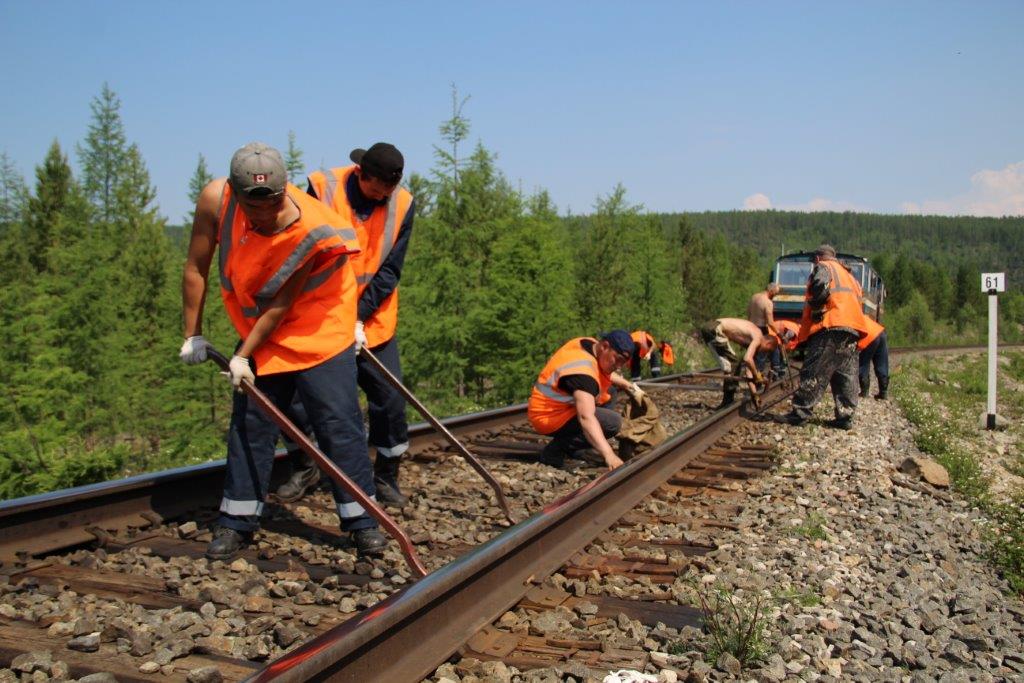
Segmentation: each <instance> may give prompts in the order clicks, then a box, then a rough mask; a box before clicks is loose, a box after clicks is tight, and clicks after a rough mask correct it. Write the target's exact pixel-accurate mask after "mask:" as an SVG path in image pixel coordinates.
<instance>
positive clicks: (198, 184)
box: [185, 153, 213, 226]
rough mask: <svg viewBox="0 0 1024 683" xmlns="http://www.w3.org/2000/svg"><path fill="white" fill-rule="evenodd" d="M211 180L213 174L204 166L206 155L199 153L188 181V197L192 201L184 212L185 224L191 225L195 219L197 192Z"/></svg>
mask: <svg viewBox="0 0 1024 683" xmlns="http://www.w3.org/2000/svg"><path fill="white" fill-rule="evenodd" d="M211 180H213V175H212V174H211V173H210V171H209V170H208V169H207V168H206V157H204V156H203V155H202V154H201V153H200V155H199V161H198V162H197V163H196V170H195V171H194V172H193V173H192V177H191V178H189V181H188V199H189V202H191V203H192V208H191V209H190V210H189V212H188V213H187V214H185V225H186V226H191V225H192V221H193V220H194V219H195V216H196V210H195V205H196V202H197V201H199V193H201V192H202V191H203V188H204V187H206V186H207V185H208V184H209V182H210V181H211Z"/></svg>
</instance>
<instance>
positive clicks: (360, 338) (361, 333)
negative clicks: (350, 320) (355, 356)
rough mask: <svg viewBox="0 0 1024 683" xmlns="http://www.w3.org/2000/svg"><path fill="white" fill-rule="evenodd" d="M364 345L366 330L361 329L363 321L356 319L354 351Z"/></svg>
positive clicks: (357, 351) (357, 350)
mask: <svg viewBox="0 0 1024 683" xmlns="http://www.w3.org/2000/svg"><path fill="white" fill-rule="evenodd" d="M364 346H366V331H365V330H363V321H362V320H357V321H356V353H359V350H360V349H362V348H363V347H364Z"/></svg>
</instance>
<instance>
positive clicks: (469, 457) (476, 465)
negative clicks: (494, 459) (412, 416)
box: [359, 346, 516, 524]
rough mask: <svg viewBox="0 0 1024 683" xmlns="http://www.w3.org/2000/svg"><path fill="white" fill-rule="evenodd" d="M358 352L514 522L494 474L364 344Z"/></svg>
mask: <svg viewBox="0 0 1024 683" xmlns="http://www.w3.org/2000/svg"><path fill="white" fill-rule="evenodd" d="M359 352H360V353H361V354H363V357H364V358H365V359H366V360H368V361H370V364H371V365H373V367H374V368H376V369H377V371H378V372H380V374H382V375H384V378H385V379H387V381H388V383H390V384H391V386H393V387H394V388H395V389H397V390H398V393H400V394H402V396H404V397H405V400H406V401H408V402H409V403H411V404H413V406H414V407H415V408H416V410H418V411H419V413H420V415H422V416H423V419H425V420H426V421H427V422H429V423H430V424H431V425H433V427H434V429H436V430H437V431H439V432H441V434H442V435H443V436H444V438H445V439H447V440H448V443H450V444H451V445H452V446H454V447H455V449H456V450H457V451H458V452H459V454H460V455H461V456H462V457H463V459H464V460H465V461H466V462H467V463H469V465H470V467H472V468H473V469H474V470H476V471H477V473H478V474H479V475H480V476H481V477H483V478H484V481H486V482H487V483H488V484H490V485H491V488H492V489H494V494H495V495H496V496H497V497H498V507H500V508H501V511H502V512H504V513H505V519H507V520H508V521H509V523H511V524H515V523H516V520H515V517H513V516H512V510H511V509H510V508H509V505H508V500H507V499H506V498H505V492H504V491H502V490H501V484H499V483H498V480H497V479H495V478H494V475H492V474H491V473H490V472H488V471H487V468H486V467H484V465H483V463H481V462H480V460H479V459H478V458H477V457H476V456H475V455H473V454H472V453H470V452H469V449H467V448H466V447H465V446H463V445H462V443H461V442H460V441H459V440H458V439H456V438H455V435H454V434H452V433H451V432H450V431H448V428H447V427H445V426H444V425H443V424H441V421H440V420H438V419H437V418H436V417H434V416H433V415H432V414H431V413H430V411H429V410H427V407H426V406H424V405H423V404H422V403H420V401H419V399H417V398H416V397H415V396H413V394H412V392H411V391H409V390H408V389H407V388H406V387H405V385H404V384H402V382H401V381H399V379H398V378H397V377H395V376H394V375H393V374H391V371H390V370H388V369H387V368H386V367H384V364H383V363H381V362H380V359H379V358H377V357H376V356H375V355H373V353H372V352H371V351H370V350H369V349H368V348H366V347H365V346H364V347H362V348H361V349H359Z"/></svg>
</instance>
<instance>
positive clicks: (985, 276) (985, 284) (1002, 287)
mask: <svg viewBox="0 0 1024 683" xmlns="http://www.w3.org/2000/svg"><path fill="white" fill-rule="evenodd" d="M981 291H982V292H985V293H986V294H987V293H989V292H1005V291H1006V276H1005V273H982V274H981Z"/></svg>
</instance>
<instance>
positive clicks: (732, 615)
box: [692, 582, 772, 667]
mask: <svg viewBox="0 0 1024 683" xmlns="http://www.w3.org/2000/svg"><path fill="white" fill-rule="evenodd" d="M692 586H693V590H694V593H695V594H696V596H697V602H698V604H699V607H700V611H701V613H702V615H703V618H704V631H705V633H706V634H707V641H708V644H707V650H706V651H705V653H704V659H705V661H707V662H708V663H710V664H714V663H715V662H717V661H718V658H719V657H720V656H722V653H723V652H728V653H729V654H731V655H732V656H733V657H735V658H736V659H737V660H739V662H740V664H741V665H743V666H744V667H747V666H750V665H753V664H756V663H758V662H762V661H764V660H765V659H767V658H768V656H769V655H770V654H771V653H772V648H771V645H770V644H769V642H768V614H767V611H768V610H767V607H768V604H767V603H768V601H767V600H765V599H764V597H763V596H762V595H761V594H760V593H758V594H756V595H753V596H750V597H743V596H739V595H737V594H736V593H735V592H733V591H730V590H729V589H728V588H726V587H725V586H723V585H721V584H720V583H718V582H716V583H714V584H712V585H707V584H703V583H697V582H694V583H693V584H692Z"/></svg>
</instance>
